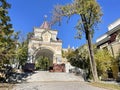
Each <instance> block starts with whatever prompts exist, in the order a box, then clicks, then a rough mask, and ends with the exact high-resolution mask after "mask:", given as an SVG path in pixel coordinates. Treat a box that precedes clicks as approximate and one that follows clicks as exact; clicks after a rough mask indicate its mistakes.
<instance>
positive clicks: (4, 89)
mask: <svg viewBox="0 0 120 90" xmlns="http://www.w3.org/2000/svg"><path fill="white" fill-rule="evenodd" d="M13 86H14V84H8V83H0V90H12V88H13Z"/></svg>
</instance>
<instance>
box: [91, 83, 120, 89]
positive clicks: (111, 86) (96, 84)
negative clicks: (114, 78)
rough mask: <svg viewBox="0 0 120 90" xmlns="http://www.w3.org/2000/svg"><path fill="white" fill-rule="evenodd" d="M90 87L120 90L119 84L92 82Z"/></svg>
mask: <svg viewBox="0 0 120 90" xmlns="http://www.w3.org/2000/svg"><path fill="white" fill-rule="evenodd" d="M89 84H90V85H93V86H96V87H100V88H105V89H108V90H120V85H118V84H109V83H102V82H91V83H89Z"/></svg>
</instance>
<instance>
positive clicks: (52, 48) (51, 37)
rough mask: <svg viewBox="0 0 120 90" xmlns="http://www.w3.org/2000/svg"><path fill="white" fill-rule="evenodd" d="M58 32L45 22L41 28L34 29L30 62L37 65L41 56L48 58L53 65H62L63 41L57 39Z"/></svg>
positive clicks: (29, 46)
mask: <svg viewBox="0 0 120 90" xmlns="http://www.w3.org/2000/svg"><path fill="white" fill-rule="evenodd" d="M57 34H58V31H57V30H52V29H51V27H50V24H49V23H48V22H47V21H44V22H43V24H42V25H41V26H40V27H34V29H33V33H32V34H31V36H30V38H29V44H28V56H29V58H28V62H30V63H35V61H36V59H37V58H38V57H40V56H45V57H48V58H49V60H50V61H51V64H60V63H62V55H61V51H62V41H61V40H60V39H59V38H58V37H57Z"/></svg>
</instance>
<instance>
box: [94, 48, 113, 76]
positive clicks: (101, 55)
mask: <svg viewBox="0 0 120 90" xmlns="http://www.w3.org/2000/svg"><path fill="white" fill-rule="evenodd" d="M95 60H96V63H97V70H98V75H100V76H105V75H106V74H107V72H106V71H107V69H108V68H110V67H113V60H114V59H113V57H112V56H111V54H110V53H109V52H108V51H107V50H104V49H98V50H97V52H96V53H95Z"/></svg>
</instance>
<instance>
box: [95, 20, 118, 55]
mask: <svg viewBox="0 0 120 90" xmlns="http://www.w3.org/2000/svg"><path fill="white" fill-rule="evenodd" d="M96 45H97V47H98V48H100V49H107V50H109V51H110V53H111V54H112V55H113V57H116V56H117V55H118V54H119V52H120V19H118V20H117V21H115V22H113V23H112V24H110V25H109V26H108V32H106V33H105V34H104V35H102V36H101V37H99V38H98V39H97V40H96Z"/></svg>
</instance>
